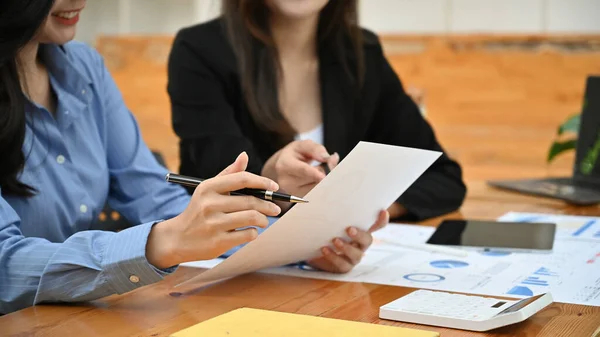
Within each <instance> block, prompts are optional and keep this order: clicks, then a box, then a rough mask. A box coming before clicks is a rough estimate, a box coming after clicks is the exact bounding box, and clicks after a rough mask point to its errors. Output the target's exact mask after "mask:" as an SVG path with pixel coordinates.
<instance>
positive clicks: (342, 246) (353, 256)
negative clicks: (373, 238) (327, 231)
mask: <svg viewBox="0 0 600 337" xmlns="http://www.w3.org/2000/svg"><path fill="white" fill-rule="evenodd" d="M333 245H334V246H335V248H337V249H338V250H339V251H340V252H342V255H343V257H345V258H346V259H347V260H348V261H349V262H350V263H351V264H352V265H353V266H355V265H357V264H358V263H359V262H360V260H361V259H362V256H363V253H364V252H363V251H362V249H361V248H357V247H355V246H353V245H351V244H349V243H348V242H344V241H343V240H342V239H340V238H337V239H334V240H333ZM367 247H368V245H367Z"/></svg>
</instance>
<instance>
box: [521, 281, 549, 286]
mask: <svg viewBox="0 0 600 337" xmlns="http://www.w3.org/2000/svg"><path fill="white" fill-rule="evenodd" d="M521 283H523V284H531V285H534V286H547V285H548V282H546V281H529V280H525V281H523V282H521Z"/></svg>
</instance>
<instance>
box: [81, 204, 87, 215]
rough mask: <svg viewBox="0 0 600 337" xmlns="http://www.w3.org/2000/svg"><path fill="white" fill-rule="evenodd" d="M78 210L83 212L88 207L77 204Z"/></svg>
mask: <svg viewBox="0 0 600 337" xmlns="http://www.w3.org/2000/svg"><path fill="white" fill-rule="evenodd" d="M79 210H80V211H81V213H85V212H87V210H88V208H87V206H86V205H81V206H79Z"/></svg>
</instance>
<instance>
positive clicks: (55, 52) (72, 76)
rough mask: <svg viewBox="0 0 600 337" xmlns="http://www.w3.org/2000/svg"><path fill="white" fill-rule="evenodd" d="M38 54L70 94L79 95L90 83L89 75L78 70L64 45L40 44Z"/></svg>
mask: <svg viewBox="0 0 600 337" xmlns="http://www.w3.org/2000/svg"><path fill="white" fill-rule="evenodd" d="M40 56H41V58H42V60H43V61H44V64H45V65H46V67H48V71H49V72H50V73H51V74H52V76H53V77H54V78H55V79H56V81H57V82H59V83H61V85H62V86H63V87H64V89H65V90H66V91H68V92H69V93H70V94H72V95H74V96H76V97H77V96H81V95H79V94H80V93H81V91H82V90H86V89H87V87H89V86H90V85H91V84H92V80H91V79H90V77H89V76H88V75H87V74H86V73H84V72H82V71H80V70H79V69H78V68H77V67H76V66H75V64H74V63H73V61H72V60H71V59H70V58H69V56H68V55H67V51H66V49H65V47H64V46H59V45H56V44H41V45H40Z"/></svg>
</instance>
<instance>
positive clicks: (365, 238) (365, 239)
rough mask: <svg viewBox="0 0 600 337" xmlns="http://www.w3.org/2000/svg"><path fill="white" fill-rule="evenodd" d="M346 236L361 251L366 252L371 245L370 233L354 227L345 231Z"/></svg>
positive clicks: (371, 237)
mask: <svg viewBox="0 0 600 337" xmlns="http://www.w3.org/2000/svg"><path fill="white" fill-rule="evenodd" d="M347 232H348V236H350V238H351V239H352V242H356V243H357V244H358V246H359V248H360V249H361V250H363V251H365V250H367V248H369V246H371V244H372V243H373V236H372V235H371V233H369V232H366V231H363V230H361V229H359V228H356V227H350V228H348V230H347Z"/></svg>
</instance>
